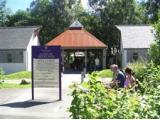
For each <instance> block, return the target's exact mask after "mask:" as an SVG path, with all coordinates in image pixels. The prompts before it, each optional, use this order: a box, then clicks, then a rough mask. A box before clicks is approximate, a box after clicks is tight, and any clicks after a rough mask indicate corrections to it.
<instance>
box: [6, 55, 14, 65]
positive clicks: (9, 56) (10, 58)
mask: <svg viewBox="0 0 160 120" xmlns="http://www.w3.org/2000/svg"><path fill="white" fill-rule="evenodd" d="M7 62H8V63H12V62H13V59H12V54H10V53H8V54H7Z"/></svg>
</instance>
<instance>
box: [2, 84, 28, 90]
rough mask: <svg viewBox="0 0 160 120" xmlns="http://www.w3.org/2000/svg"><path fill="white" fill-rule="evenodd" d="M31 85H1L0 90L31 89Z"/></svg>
mask: <svg viewBox="0 0 160 120" xmlns="http://www.w3.org/2000/svg"><path fill="white" fill-rule="evenodd" d="M30 87H31V84H27V85H20V84H13V83H2V84H0V89H2V88H30Z"/></svg>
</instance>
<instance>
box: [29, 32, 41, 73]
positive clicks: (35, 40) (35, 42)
mask: <svg viewBox="0 0 160 120" xmlns="http://www.w3.org/2000/svg"><path fill="white" fill-rule="evenodd" d="M37 45H39V40H38V36H37V35H36V36H35V35H34V33H33V35H32V37H31V39H30V42H29V44H28V46H27V52H26V70H28V71H31V64H32V61H31V58H32V53H31V52H32V46H37Z"/></svg>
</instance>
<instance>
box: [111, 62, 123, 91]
mask: <svg viewBox="0 0 160 120" xmlns="http://www.w3.org/2000/svg"><path fill="white" fill-rule="evenodd" d="M110 68H111V71H112V72H113V79H112V84H111V86H113V85H117V87H119V88H123V87H124V82H125V75H124V73H123V72H122V71H121V70H120V69H119V68H118V65H116V64H113V65H111V67H110Z"/></svg>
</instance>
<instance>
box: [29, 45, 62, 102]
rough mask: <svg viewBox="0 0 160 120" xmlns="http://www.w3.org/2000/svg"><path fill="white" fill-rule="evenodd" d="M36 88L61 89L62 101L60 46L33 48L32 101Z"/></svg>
mask: <svg viewBox="0 0 160 120" xmlns="http://www.w3.org/2000/svg"><path fill="white" fill-rule="evenodd" d="M36 87H37V88H41V87H43V88H46V87H59V99H60V100H61V47H60V46H32V99H34V88H36Z"/></svg>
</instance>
